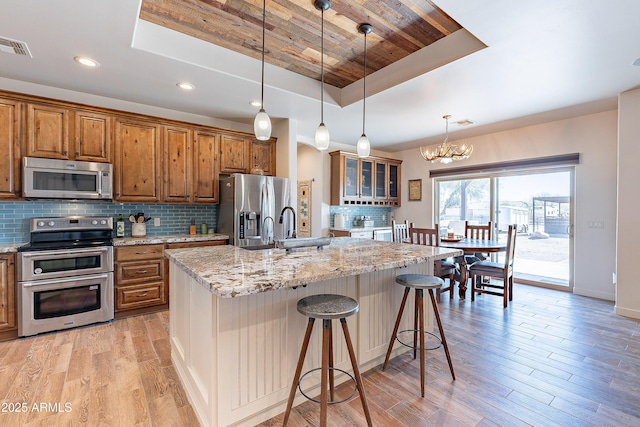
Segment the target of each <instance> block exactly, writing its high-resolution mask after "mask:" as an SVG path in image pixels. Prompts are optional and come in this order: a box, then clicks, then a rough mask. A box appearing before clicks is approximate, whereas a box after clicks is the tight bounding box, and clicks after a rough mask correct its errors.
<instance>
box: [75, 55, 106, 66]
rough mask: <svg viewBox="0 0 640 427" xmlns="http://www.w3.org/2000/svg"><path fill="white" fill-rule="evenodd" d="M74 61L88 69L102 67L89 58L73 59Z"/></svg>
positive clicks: (78, 57) (79, 57) (77, 57)
mask: <svg viewBox="0 0 640 427" xmlns="http://www.w3.org/2000/svg"><path fill="white" fill-rule="evenodd" d="M73 59H74V61H76V62H77V63H78V64H82V65H85V66H87V67H97V66H98V65H100V64H99V63H98V61H96V60H94V59H91V58H88V57H86V56H76V57H75V58H73Z"/></svg>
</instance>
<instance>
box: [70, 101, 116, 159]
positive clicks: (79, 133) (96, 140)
mask: <svg viewBox="0 0 640 427" xmlns="http://www.w3.org/2000/svg"><path fill="white" fill-rule="evenodd" d="M112 126H113V124H112V118H111V116H107V115H104V114H98V113H94V112H90V111H82V110H77V111H75V129H74V130H75V138H74V142H75V144H74V153H73V154H74V157H75V159H76V160H82V161H88V162H102V163H109V162H110V161H111V132H112V130H111V127H112ZM70 157H71V156H70Z"/></svg>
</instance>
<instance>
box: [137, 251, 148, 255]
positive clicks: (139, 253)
mask: <svg viewBox="0 0 640 427" xmlns="http://www.w3.org/2000/svg"><path fill="white" fill-rule="evenodd" d="M148 253H149V252H147V251H144V252H136V255H146V254H148Z"/></svg>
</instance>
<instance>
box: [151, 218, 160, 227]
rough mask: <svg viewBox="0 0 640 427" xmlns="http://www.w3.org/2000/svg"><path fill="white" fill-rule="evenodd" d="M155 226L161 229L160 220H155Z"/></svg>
mask: <svg viewBox="0 0 640 427" xmlns="http://www.w3.org/2000/svg"><path fill="white" fill-rule="evenodd" d="M153 226H154V227H160V218H153Z"/></svg>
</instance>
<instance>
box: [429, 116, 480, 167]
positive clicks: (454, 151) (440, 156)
mask: <svg viewBox="0 0 640 427" xmlns="http://www.w3.org/2000/svg"><path fill="white" fill-rule="evenodd" d="M442 118H443V119H445V120H446V122H447V125H446V129H445V131H446V133H445V138H444V141H443V142H442V144H439V145H430V146H428V147H420V154H421V155H422V158H423V159H425V160H426V161H428V162H431V163H436V162H439V163H451V162H452V161H454V160H464V159H468V158H469V157H470V156H471V153H473V145H471V144H468V145H467V144H462V145H457V144H452V143H450V142H449V119H450V118H451V115H449V114H447V115H445V116H442Z"/></svg>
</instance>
